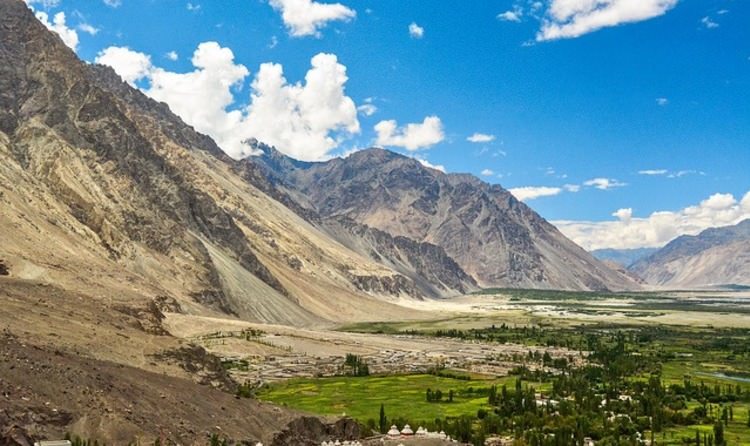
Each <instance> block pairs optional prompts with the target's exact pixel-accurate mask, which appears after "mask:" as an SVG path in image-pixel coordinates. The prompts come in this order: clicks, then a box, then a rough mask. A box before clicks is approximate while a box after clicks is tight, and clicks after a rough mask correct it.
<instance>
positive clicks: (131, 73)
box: [94, 46, 153, 85]
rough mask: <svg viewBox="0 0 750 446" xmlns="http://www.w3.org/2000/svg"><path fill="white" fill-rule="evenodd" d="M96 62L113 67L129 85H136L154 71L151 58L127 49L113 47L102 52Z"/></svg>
mask: <svg viewBox="0 0 750 446" xmlns="http://www.w3.org/2000/svg"><path fill="white" fill-rule="evenodd" d="M94 62H96V63H98V64H102V65H108V66H110V67H112V68H113V69H114V70H115V72H117V74H119V75H120V77H121V78H122V79H123V80H124V81H125V82H127V83H129V84H131V85H135V82H136V81H138V80H139V79H143V78H144V77H146V76H148V75H149V74H150V73H151V71H152V70H153V66H152V65H151V57H149V56H148V55H146V54H143V53H139V52H137V51H133V50H131V49H130V48H127V47H116V46H111V47H109V48H105V49H104V50H102V51H100V52H99V54H98V55H97V56H96V59H94Z"/></svg>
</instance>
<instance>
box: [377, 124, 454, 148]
mask: <svg viewBox="0 0 750 446" xmlns="http://www.w3.org/2000/svg"><path fill="white" fill-rule="evenodd" d="M375 132H377V135H378V137H377V140H376V144H378V145H381V146H392V147H403V148H404V149H406V150H409V151H415V150H419V149H424V148H429V147H431V146H433V145H435V144H437V143H439V142H441V141H442V140H443V139H445V134H444V133H443V123H442V121H440V118H438V117H437V116H428V117H426V118H424V121H423V122H422V123H421V124H420V123H411V124H407V125H406V126H405V127H399V126H398V123H397V122H396V121H395V120H389V121H380V122H379V123H377V125H375Z"/></svg>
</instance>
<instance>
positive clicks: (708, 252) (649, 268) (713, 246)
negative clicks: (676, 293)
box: [628, 219, 750, 288]
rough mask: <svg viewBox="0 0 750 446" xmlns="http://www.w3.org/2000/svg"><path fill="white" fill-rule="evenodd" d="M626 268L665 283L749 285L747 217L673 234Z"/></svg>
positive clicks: (653, 281) (652, 281) (749, 223)
mask: <svg viewBox="0 0 750 446" xmlns="http://www.w3.org/2000/svg"><path fill="white" fill-rule="evenodd" d="M628 269H629V270H630V271H632V272H633V273H634V274H636V275H638V276H639V277H642V278H643V279H644V280H645V281H646V282H648V283H650V284H655V285H662V286H668V287H679V288H696V287H705V286H717V285H750V219H748V220H744V221H742V222H740V223H738V224H736V225H734V226H726V227H720V228H710V229H706V230H705V231H703V232H701V233H700V234H698V235H695V236H693V235H683V236H680V237H677V238H676V239H674V240H672V241H671V242H669V243H668V244H667V245H666V246H664V247H663V248H661V249H659V250H658V251H656V252H654V253H652V254H651V255H649V256H646V257H643V258H641V259H640V260H638V261H636V262H635V263H633V264H632V265H631V266H630V267H629V268H628Z"/></svg>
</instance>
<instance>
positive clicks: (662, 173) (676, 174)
mask: <svg viewBox="0 0 750 446" xmlns="http://www.w3.org/2000/svg"><path fill="white" fill-rule="evenodd" d="M638 174H639V175H649V176H666V177H667V178H682V177H684V176H686V175H705V174H706V173H705V172H702V171H700V170H692V169H690V170H677V171H674V172H671V171H669V170H667V169H646V170H639V171H638Z"/></svg>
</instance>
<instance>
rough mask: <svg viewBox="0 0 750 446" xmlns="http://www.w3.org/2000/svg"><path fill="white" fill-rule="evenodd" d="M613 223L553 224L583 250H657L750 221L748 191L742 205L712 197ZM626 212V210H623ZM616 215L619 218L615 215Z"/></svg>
mask: <svg viewBox="0 0 750 446" xmlns="http://www.w3.org/2000/svg"><path fill="white" fill-rule="evenodd" d="M622 211H623V210H619V211H617V212H616V213H615V214H614V215H615V216H616V217H618V220H616V221H601V222H592V221H555V222H552V223H553V224H554V225H555V226H557V227H558V228H559V229H560V230H561V231H562V232H563V233H564V234H565V235H566V236H568V237H569V238H570V239H572V240H573V241H575V242H576V243H578V244H579V245H581V246H583V247H584V248H585V249H588V250H592V249H602V248H617V249H627V248H642V247H659V246H663V245H664V244H666V243H668V242H669V241H671V240H672V239H674V238H675V237H678V236H680V235H684V234H690V235H695V234H697V233H699V232H701V231H703V230H704V229H708V228H712V227H717V226H727V225H733V224H737V223H739V222H740V221H742V220H744V219H747V218H750V191H748V192H747V193H746V194H745V195H744V197H743V198H742V200H741V201H739V202H738V201H737V199H736V198H735V197H734V196H733V195H732V194H714V195H711V196H710V197H708V198H707V199H705V200H703V201H701V202H700V203H699V204H697V205H694V206H689V207H686V208H684V209H681V210H678V211H659V212H654V213H652V214H651V215H649V216H648V217H645V218H634V217H632V211H631V213H630V218H628V219H623V218H622V217H623V216H626V212H622ZM624 211H627V210H624ZM617 214H619V215H617Z"/></svg>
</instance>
